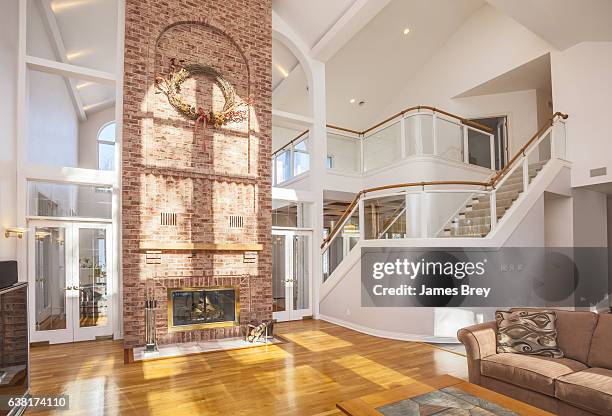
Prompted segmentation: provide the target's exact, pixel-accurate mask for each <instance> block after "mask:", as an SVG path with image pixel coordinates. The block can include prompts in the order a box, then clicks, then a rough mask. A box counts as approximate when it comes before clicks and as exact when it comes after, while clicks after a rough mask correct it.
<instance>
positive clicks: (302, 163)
mask: <svg viewBox="0 0 612 416" xmlns="http://www.w3.org/2000/svg"><path fill="white" fill-rule="evenodd" d="M308 170H310V154H309V153H308V139H304V140H302V141H301V142H299V143H297V144H296V145H295V146H294V147H293V176H297V175H300V174H302V173H304V172H308Z"/></svg>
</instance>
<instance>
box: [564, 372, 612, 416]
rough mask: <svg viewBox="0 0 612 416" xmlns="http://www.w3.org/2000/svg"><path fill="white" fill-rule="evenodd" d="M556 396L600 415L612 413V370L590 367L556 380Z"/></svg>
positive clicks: (604, 415) (605, 415)
mask: <svg viewBox="0 0 612 416" xmlns="http://www.w3.org/2000/svg"><path fill="white" fill-rule="evenodd" d="M555 396H556V397H557V398H558V399H559V400H562V401H564V402H566V403H569V404H571V405H573V406H576V407H580V408H582V409H585V410H588V411H590V412H593V413H595V414H598V415H602V416H609V415H612V370H608V369H607V368H588V369H586V370H583V371H579V372H577V373H572V374H567V375H565V376H561V377H559V378H558V379H557V380H555Z"/></svg>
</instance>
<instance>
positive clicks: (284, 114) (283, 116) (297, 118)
mask: <svg viewBox="0 0 612 416" xmlns="http://www.w3.org/2000/svg"><path fill="white" fill-rule="evenodd" d="M272 118H273V119H276V120H278V121H280V122H285V123H293V124H298V125H301V126H308V127H309V126H311V125H312V124H313V123H314V120H313V118H312V117H308V116H303V115H301V114H295V113H290V112H288V111H282V110H276V109H274V108H273V109H272Z"/></svg>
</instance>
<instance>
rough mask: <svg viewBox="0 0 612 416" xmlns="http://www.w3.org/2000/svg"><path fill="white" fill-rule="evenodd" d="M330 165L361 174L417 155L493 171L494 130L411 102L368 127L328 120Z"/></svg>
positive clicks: (328, 156) (338, 169)
mask: <svg viewBox="0 0 612 416" xmlns="http://www.w3.org/2000/svg"><path fill="white" fill-rule="evenodd" d="M327 127H328V134H327V160H328V167H329V168H331V169H332V170H335V171H340V172H345V173H355V174H361V173H365V172H371V171H374V170H376V169H379V168H382V167H385V166H388V165H389V164H392V163H394V162H398V161H400V160H402V159H406V158H409V157H414V156H424V155H426V156H431V155H433V156H438V157H442V158H445V159H450V160H454V161H457V162H462V163H467V164H472V165H478V166H483V167H486V168H489V169H493V170H495V140H494V136H493V134H492V130H491V129H490V128H489V127H487V126H484V125H481V124H479V123H476V122H473V121H470V120H467V119H465V118H462V117H459V116H456V115H454V114H451V113H448V112H446V111H443V110H439V109H437V108H434V107H428V106H418V107H410V108H407V109H406V110H404V111H402V112H400V113H397V114H395V115H394V116H392V117H389V118H388V119H386V120H384V121H382V122H380V123H378V124H376V125H375V126H372V127H370V128H368V129H366V130H364V131H356V130H350V129H346V128H342V127H337V126H331V125H328V126H327Z"/></svg>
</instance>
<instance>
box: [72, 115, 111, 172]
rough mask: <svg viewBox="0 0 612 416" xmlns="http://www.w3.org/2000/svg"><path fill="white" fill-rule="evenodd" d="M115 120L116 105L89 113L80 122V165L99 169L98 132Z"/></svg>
mask: <svg viewBox="0 0 612 416" xmlns="http://www.w3.org/2000/svg"><path fill="white" fill-rule="evenodd" d="M113 120H115V107H110V108H107V109H105V110H102V111H98V112H96V113H90V114H88V115H87V120H85V121H84V122H81V123H80V124H79V138H78V140H79V145H78V148H79V160H78V163H79V167H80V168H85V169H98V132H99V131H100V128H102V126H104V125H105V124H107V123H109V122H111V121H113Z"/></svg>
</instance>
